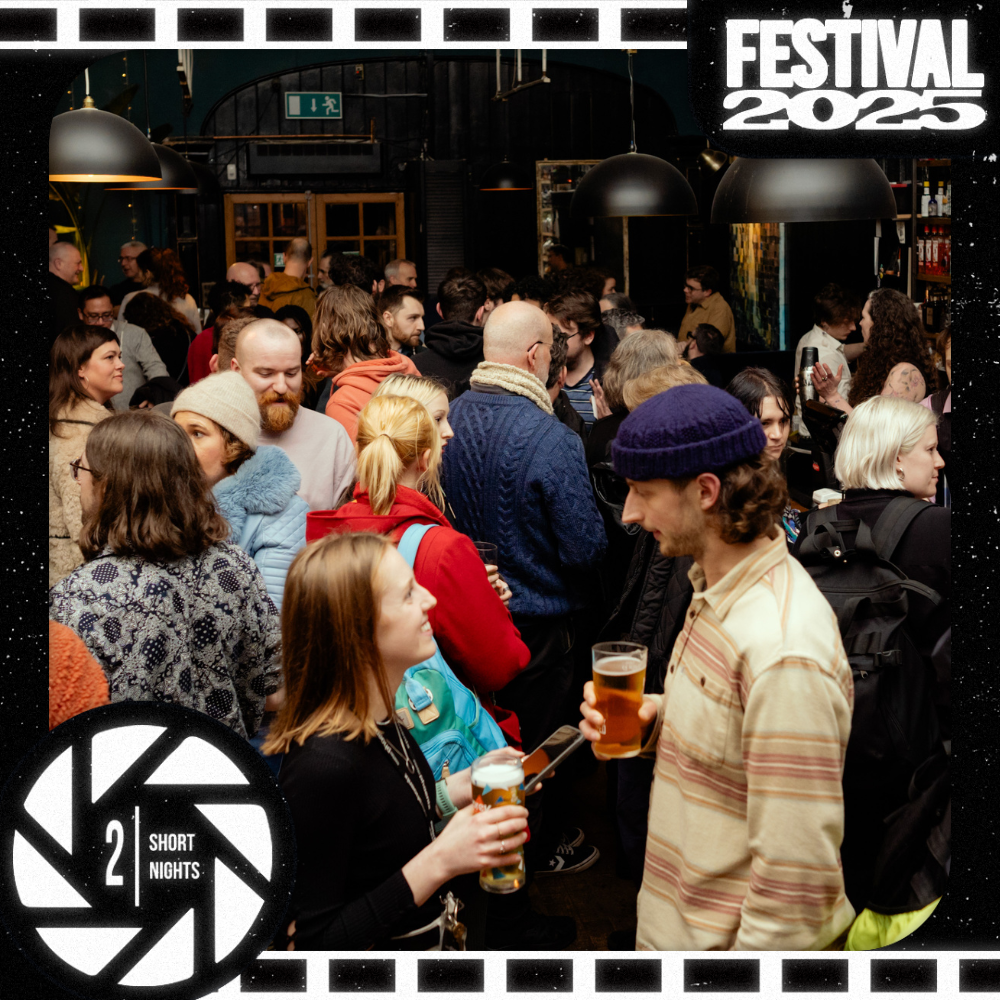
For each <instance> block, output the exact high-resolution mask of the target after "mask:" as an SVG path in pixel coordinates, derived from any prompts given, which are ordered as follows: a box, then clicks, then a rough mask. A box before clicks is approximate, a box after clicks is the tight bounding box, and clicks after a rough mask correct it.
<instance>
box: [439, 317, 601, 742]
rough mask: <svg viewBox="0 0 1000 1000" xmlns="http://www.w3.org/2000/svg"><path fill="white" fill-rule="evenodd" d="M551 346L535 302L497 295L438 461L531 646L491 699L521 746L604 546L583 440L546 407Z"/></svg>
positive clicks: (559, 678) (548, 705)
mask: <svg viewBox="0 0 1000 1000" xmlns="http://www.w3.org/2000/svg"><path fill="white" fill-rule="evenodd" d="M551 348H552V324H551V322H550V320H549V319H548V317H547V316H546V315H545V314H544V313H543V312H542V311H541V309H539V308H537V306H533V305H530V304H529V303H527V302H507V303H504V304H503V305H501V306H499V307H497V308H496V309H494V310H493V312H492V313H490V316H489V319H487V321H486V326H485V328H484V330H483V357H484V358H485V360H484V361H483V362H482V364H480V365H479V366H478V367H477V368H476V370H475V371H474V372H473V373H472V376H471V379H470V383H471V387H470V390H469V391H468V392H466V393H464V394H463V395H461V396H459V397H458V399H456V400H455V402H454V403H452V406H451V413H450V415H449V418H448V419H449V421H450V422H451V424H452V426H453V427H454V429H455V437H454V438H453V439H452V440H450V441H449V442H448V447H447V448H446V449H445V452H444V459H443V466H442V469H443V476H442V478H443V483H444V487H445V490H446V492H447V494H448V502H449V503H450V504H451V506H452V508H453V509H454V512H455V521H454V524H455V527H456V528H458V530H459V531H461V532H463V533H464V534H467V535H468V536H469V537H470V538H480V539H482V540H484V541H488V542H493V543H494V544H496V545H497V546H498V548H499V550H500V552H501V563H502V565H503V568H504V574H505V579H507V582H508V583H510V586H511V589H512V590H513V592H514V596H513V597H512V598H511V601H510V605H509V607H510V611H511V613H512V614H513V616H514V621H515V624H516V625H517V627H518V628H519V629H521V630H522V638H523V639H524V641H525V642H526V643H527V645H528V647H529V648H530V649H531V650H532V653H533V654H534V656H533V661H532V665H531V666H529V667H528V670H527V671H525V675H522V676H527V678H528V679H527V681H525V682H523V683H522V680H521V678H520V677H519V678H518V680H517V681H515V682H514V685H517V686H518V690H517V692H514V693H512V694H511V693H510V692H507V693H508V694H511V698H508V701H502V700H500V699H499V698H498V702H499V704H502V705H504V706H505V707H509V708H512V709H514V710H515V711H517V713H518V717H519V718H520V720H521V732H522V736H523V742H524V746H525V747H526V748H528V747H533V746H536V745H537V744H538V743H540V742H541V741H542V740H543V739H544V738H545V737H546V736H548V735H549V734H550V733H551V732H552V730H553V729H555V728H556V726H555V725H554V724H553V723H555V722H556V716H557V715H558V712H559V710H560V709H561V708H562V704H563V701H562V700H563V698H564V697H565V696H566V694H567V692H568V684H569V680H570V674H569V673H568V672H567V671H569V670H570V660H569V657H568V656H567V655H566V654H567V653H568V643H567V642H566V633H567V631H568V627H569V618H570V615H571V614H572V613H573V612H574V611H575V610H576V609H577V608H580V607H582V606H583V600H582V594H581V593H580V591H579V589H578V586H579V581H580V580H581V579H585V578H586V577H587V575H588V574H589V573H591V572H592V571H594V570H596V569H597V567H598V566H599V564H600V561H601V556H602V555H603V554H604V549H605V546H606V539H605V534H604V523H603V521H602V520H601V515H600V514H599V513H598V510H597V507H596V505H595V504H594V498H593V495H592V493H591V489H590V479H589V476H588V473H587V463H586V461H585V459H584V453H583V443H582V442H581V440H580V438H579V437H578V436H577V435H576V434H574V433H573V432H572V431H571V430H570V429H569V428H568V427H566V426H565V425H564V424H562V423H560V422H559V421H558V420H557V419H556V418H555V417H554V416H553V415H552V402H551V400H550V399H549V395H548V392H547V390H546V388H545V381H546V378H547V376H548V370H549V360H550V354H549V352H550V351H551ZM533 677H534V678H535V680H537V682H538V683H537V685H535V683H534V681H532V678H533ZM522 688H523V690H522ZM576 695H577V697H578V692H577V693H576ZM511 699H513V701H516V702H517V704H514V703H513V701H512V700H511ZM509 702H510V703H509ZM522 712H523V714H522ZM550 727H551V728H550Z"/></svg>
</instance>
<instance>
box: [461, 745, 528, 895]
mask: <svg viewBox="0 0 1000 1000" xmlns="http://www.w3.org/2000/svg"><path fill="white" fill-rule="evenodd" d="M471 779H472V807H473V809H474V810H475V811H476V812H486V811H487V810H489V809H492V808H493V807H494V806H523V805H524V768H523V767H522V766H521V760H520V758H518V757H502V756H501V757H499V758H498V757H497V756H496V755H492V756H490V757H480V758H479V760H477V761H475V762H474V763H473V765H472V774H471ZM511 836H512V837H513V836H514V834H511ZM498 839H499V838H498ZM504 853H506V854H517V855H518V859H517V862H516V863H515V864H512V865H504V866H503V867H499V866H494V867H490V868H484V869H483V870H482V871H481V872H480V873H479V884H480V885H481V886H482V887H483V889H484V890H485V891H486V892H497V893H507V892H516V891H517V890H518V889H520V888H521V887H522V886H523V885H524V875H525V869H524V848H523V847H518V848H517V849H516V850H513V851H511V850H508V851H505V852H504ZM500 856H501V855H500V849H499V847H498V848H497V857H500Z"/></svg>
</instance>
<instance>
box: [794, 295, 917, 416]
mask: <svg viewBox="0 0 1000 1000" xmlns="http://www.w3.org/2000/svg"><path fill="white" fill-rule="evenodd" d="M861 336H862V337H863V338H864V341H865V345H866V347H865V351H864V353H863V354H862V355H861V357H860V359H859V360H858V370H857V372H856V373H855V375H854V378H853V379H852V380H851V388H850V391H849V392H848V398H847V399H846V400H845V399H844V398H843V397H842V396H841V395H840V393H839V391H838V390H837V386H838V385H839V384H840V378H841V375H842V373H843V366H842V365H841V366H839V367H838V369H837V371H836V372H834V371H832V370H831V369H830V366H829V365H826V364H823V363H822V362H819V363H817V364H816V366H815V367H814V368H813V374H812V379H813V385H815V386H816V391H817V392H818V393H819V395H820V398H821V399H822V400H823V402H824V403H826V404H827V405H828V406H832V407H833V408H834V409H837V410H842V411H843V412H844V413H852V412H853V411H854V407H856V406H857V405H858V404H859V403H863V402H864V401H865V400H866V399H871V398H872V396H897V397H899V398H902V399H908V400H910V401H911V402H919V401H920V400H921V399H923V398H924V396H925V395H926V394H927V391H928V388H933V387H935V386H936V385H937V379H936V376H935V373H934V365H933V363H932V361H931V355H930V352H929V351H928V349H927V338H926V335H925V334H924V325H923V323H921V321H920V314H919V313H918V312H917V308H916V306H915V305H914V304H913V302H912V301H911V300H910V299H908V298H907V297H906V296H905V295H903V293H902V292H897V291H896V290H895V289H892V288H879V289H877V290H876V291H874V292H872V293H871V295H869V296H868V301H867V302H866V303H865V307H864V309H863V310H862V311H861Z"/></svg>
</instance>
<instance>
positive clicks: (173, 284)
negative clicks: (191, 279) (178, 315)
mask: <svg viewBox="0 0 1000 1000" xmlns="http://www.w3.org/2000/svg"><path fill="white" fill-rule="evenodd" d="M135 263H136V266H137V267H138V268H139V270H140V271H142V272H144V273H148V274H149V275H150V276H151V278H152V280H153V281H155V282H156V284H157V285H159V286H160V295H162V296H163V298H164V299H166V300H167V301H168V302H170V301H171V300H172V299H183V298H184V296H185V295H187V293H188V291H189V290H190V289H189V287H188V283H187V278H185V277H184V267H183V266H182V265H181V259H180V257H178V256H177V254H176V253H174V251H173V250H171V249H170V248H169V247H166V248H163V249H161V248H160V247H150V248H149V249H148V250H143V251H142V253H141V254H139V256H138V257H136V259H135Z"/></svg>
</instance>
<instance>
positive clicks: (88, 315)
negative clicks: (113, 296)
mask: <svg viewBox="0 0 1000 1000" xmlns="http://www.w3.org/2000/svg"><path fill="white" fill-rule="evenodd" d="M83 318H84V319H94V320H103V319H114V318H115V314H114V313H113V312H107V313H90V312H84V314H83Z"/></svg>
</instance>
